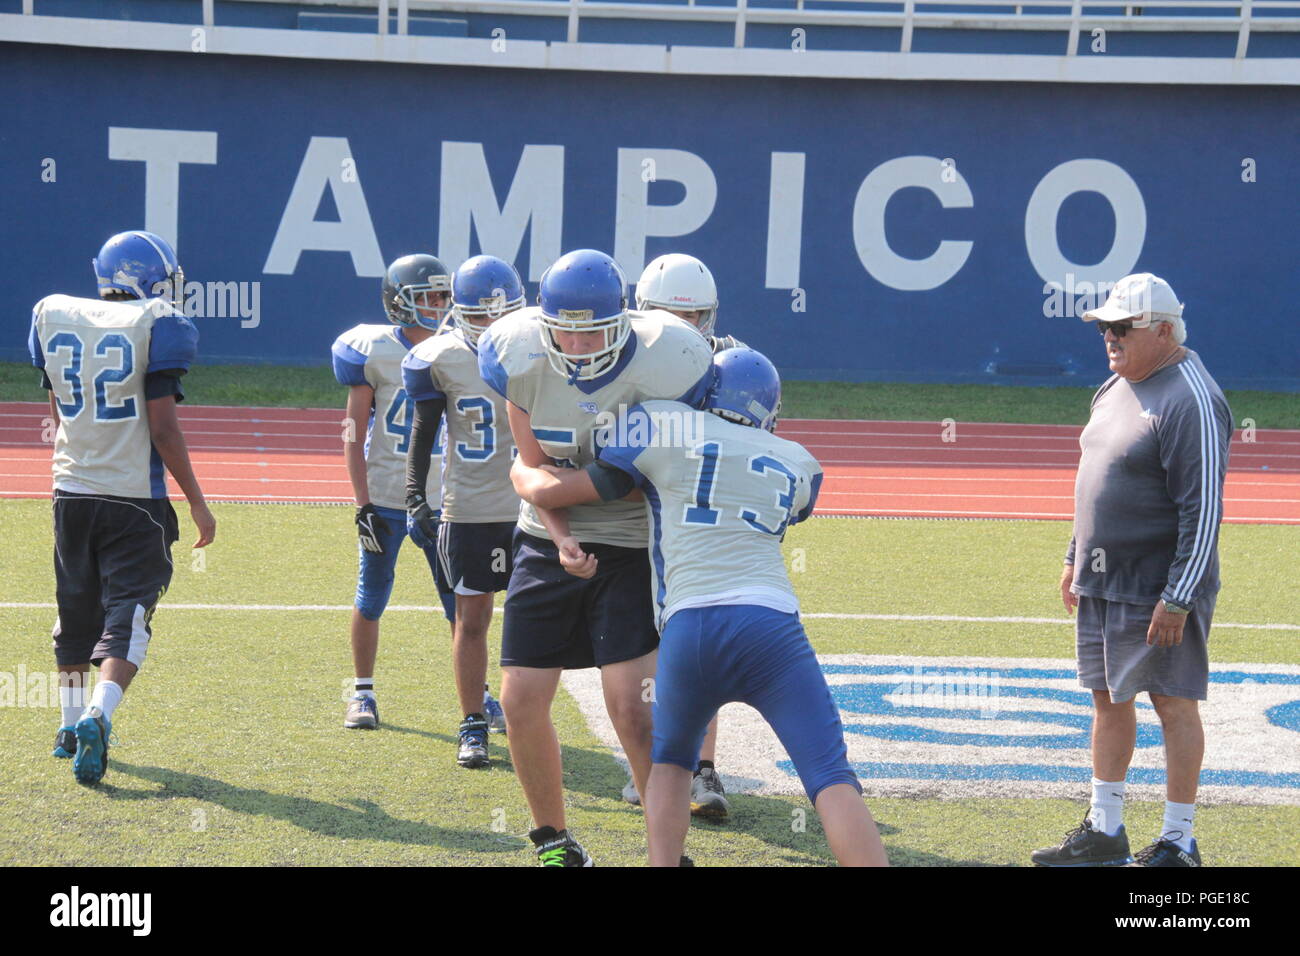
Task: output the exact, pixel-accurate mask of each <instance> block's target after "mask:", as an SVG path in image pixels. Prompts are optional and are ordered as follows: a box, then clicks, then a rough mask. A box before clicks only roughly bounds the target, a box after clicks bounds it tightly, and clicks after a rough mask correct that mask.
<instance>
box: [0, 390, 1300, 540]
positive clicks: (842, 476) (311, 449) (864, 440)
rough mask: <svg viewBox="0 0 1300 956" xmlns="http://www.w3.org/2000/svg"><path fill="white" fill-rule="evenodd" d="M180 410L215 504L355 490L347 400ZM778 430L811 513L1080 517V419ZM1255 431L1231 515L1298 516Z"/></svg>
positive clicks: (40, 411)
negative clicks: (816, 486) (811, 488)
mask: <svg viewBox="0 0 1300 956" xmlns="http://www.w3.org/2000/svg"><path fill="white" fill-rule="evenodd" d="M47 416H48V409H47V407H46V406H44V405H42V404H39V403H35V402H8V403H0V497H6V498H46V497H49V494H50V446H49V441H48V440H46V441H42V437H43V436H42V431H43V430H44V429H45V428H46V424H45V419H46V418H47ZM180 418H181V422H182V423H183V425H184V426H185V435H186V439H187V440H188V442H189V446H190V454H191V457H192V459H193V461H194V467H195V470H196V472H197V473H198V476H199V479H200V481H201V482H202V483H203V489H204V491H205V493H206V494H207V495H208V497H209V498H211V499H213V500H217V501H256V502H289V501H307V502H349V501H351V500H352V494H351V486H350V485H349V483H348V478H347V472H346V470H345V469H344V465H343V454H342V447H341V445H342V431H343V426H342V421H341V420H342V418H343V411H342V409H327V408H227V407H218V406H185V405H182V406H181V408H180ZM777 431H778V433H779V434H780V435H782V436H784V437H786V438H790V439H792V440H794V441H797V442H799V443H800V444H802V445H804V446H806V447H807V448H808V450H809V451H811V452H812V453H813V454H814V455H816V456H817V458H818V459H819V460H820V461H821V463H822V466H823V467H824V468H825V469H826V482H825V484H824V486H823V489H822V493H821V497H820V498H819V499H818V507H817V514H822V515H859V516H881V517H944V518H1047V519H1059V520H1065V519H1069V518H1071V517H1073V505H1074V500H1073V494H1074V471H1075V467H1076V466H1077V464H1078V460H1079V431H1080V429H1079V428H1078V427H1077V426H1073V425H1000V424H977V423H965V422H957V423H955V425H953V426H952V427H951V428H950V429H948V430H945V428H944V426H943V425H942V424H940V423H939V422H868V421H840V420H829V421H827V420H812V419H790V420H787V421H783V422H782V423H781V425H780V427H779V428H778V429H777ZM1251 437H1252V438H1253V439H1254V440H1253V441H1250V442H1248V441H1245V440H1244V439H1243V436H1242V434H1241V433H1240V432H1238V433H1237V434H1235V435H1234V436H1233V443H1232V454H1231V458H1230V463H1229V470H1228V479H1227V484H1226V487H1225V490H1224V520H1225V521H1229V522H1237V523H1255V524H1300V431H1285V430H1280V429H1267V430H1260V431H1258V432H1256V433H1255V434H1254V435H1253V436H1251ZM945 439H947V440H945ZM168 481H169V483H170V484H169V487H170V488H171V491H172V496H173V497H179V493H178V492H177V490H176V486H175V484H174V483H171V480H170V478H169V479H168Z"/></svg>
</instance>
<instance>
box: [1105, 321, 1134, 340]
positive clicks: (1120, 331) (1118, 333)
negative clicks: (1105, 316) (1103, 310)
mask: <svg viewBox="0 0 1300 956" xmlns="http://www.w3.org/2000/svg"><path fill="white" fill-rule="evenodd" d="M1131 328H1133V324H1132V323H1131V322H1098V323H1097V331H1098V332H1100V333H1101V334H1102V335H1105V334H1106V333H1107V332H1114V333H1115V338H1117V339H1122V338H1123V337H1124V336H1125V335H1127V334H1128V330H1129V329H1131Z"/></svg>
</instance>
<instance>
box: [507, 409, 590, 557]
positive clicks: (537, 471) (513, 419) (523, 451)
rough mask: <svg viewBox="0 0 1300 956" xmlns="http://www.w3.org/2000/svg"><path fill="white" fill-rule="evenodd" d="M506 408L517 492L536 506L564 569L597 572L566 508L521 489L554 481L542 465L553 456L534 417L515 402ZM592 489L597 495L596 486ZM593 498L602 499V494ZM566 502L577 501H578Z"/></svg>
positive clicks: (513, 479)
mask: <svg viewBox="0 0 1300 956" xmlns="http://www.w3.org/2000/svg"><path fill="white" fill-rule="evenodd" d="M506 411H507V414H508V415H509V418H510V434H511V435H513V436H514V439H515V447H517V448H518V449H519V457H518V458H516V459H515V462H514V464H513V465H512V466H511V468H510V480H511V482H512V483H513V484H514V486H515V493H516V494H518V495H519V497H521V498H524V499H525V500H527V501H528V502H529V503H531V504H532V505H533V507H534V508H536V509H537V520H538V521H540V522H541V523H542V525H543V526H544V527H545V528H546V530H547V532H549V533H550V535H551V540H552V541H554V542H555V546H556V548H558V549H559V552H560V565H561V566H562V567H563V568H564V570H566V571H568V572H569V573H570V574H573V575H576V576H577V577H580V578H589V577H591V576H592V575H593V574H595V573H596V558H595V557H594V556H592V555H590V554H587V553H586V552H585V551H583V550H582V546H581V545H579V544H578V539H577V538H575V537H573V535H571V534H570V533H569V515H568V513H567V512H566V511H564V507H558V508H557V507H555V506H550V507H548V506H547V505H545V504H542V503H539V502H537V501H534V500H533V499H532V498H530V497H529V496H528V495H526V494H524V492H523V491H521V490H520V488H521V487H522V488H525V489H529V490H530V491H531V490H535V489H536V488H538V487H543V488H544V487H548V486H549V485H550V484H551V483H552V482H554V481H555V476H554V475H552V474H550V473H549V472H547V471H546V470H544V469H543V468H542V466H543V465H547V464H550V458H549V457H548V456H547V454H546V452H544V451H542V446H541V445H540V444H539V443H538V441H537V436H536V435H534V434H533V423H532V416H530V415H529V414H528V413H527V412H526V411H524V410H523V409H522V408H520V407H519V406H518V405H516V404H514V402H508V403H507V404H506ZM588 481H589V482H590V479H588ZM592 492H593V494H594V492H595V489H594V488H593V489H592ZM584 500H585V499H584ZM590 500H599V496H596V497H593V498H592V499H590ZM567 504H578V501H576V500H574V501H570V502H567ZM567 504H566V506H567Z"/></svg>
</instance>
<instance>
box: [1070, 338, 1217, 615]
mask: <svg viewBox="0 0 1300 956" xmlns="http://www.w3.org/2000/svg"><path fill="white" fill-rule="evenodd" d="M1231 438H1232V412H1231V410H1230V409H1229V408H1228V402H1227V400H1226V399H1225V398H1224V397H1223V392H1222V391H1221V390H1220V389H1219V386H1218V385H1217V384H1216V383H1215V381H1214V379H1212V378H1211V377H1210V373H1209V372H1207V371H1206V370H1205V366H1204V365H1203V364H1201V360H1200V357H1199V356H1198V355H1197V354H1196V353H1195V352H1193V351H1191V350H1190V349H1189V350H1187V353H1186V354H1185V355H1184V357H1183V358H1182V360H1181V361H1179V362H1177V363H1175V364H1173V365H1170V366H1168V367H1167V368H1163V369H1161V370H1160V371H1158V372H1156V373H1155V374H1154V375H1152V376H1150V377H1149V378H1147V379H1145V380H1143V381H1141V382H1137V383H1132V382H1129V381H1127V380H1126V379H1123V378H1120V377H1119V376H1118V375H1112V376H1111V377H1110V379H1108V380H1107V381H1106V383H1105V384H1104V385H1102V387H1101V388H1100V389H1098V391H1097V394H1096V395H1095V396H1093V399H1092V414H1091V417H1090V418H1089V420H1088V424H1087V427H1085V428H1084V430H1083V434H1082V435H1081V436H1080V438H1079V445H1080V447H1081V448H1082V449H1083V455H1082V457H1081V458H1080V460H1079V471H1078V475H1077V477H1076V478H1075V484H1074V536H1073V537H1072V538H1071V539H1070V547H1069V550H1068V551H1067V553H1066V557H1065V562H1066V563H1067V564H1073V565H1074V584H1073V585H1072V587H1071V590H1072V591H1073V592H1074V593H1075V594H1082V595H1087V596H1089V597H1100V598H1105V599H1107V600H1110V601H1121V602H1124V603H1129V604H1142V605H1154V604H1155V603H1156V601H1157V600H1160V599H1164V600H1168V601H1173V602H1174V603H1176V604H1180V605H1183V606H1185V607H1191V606H1192V605H1193V604H1194V603H1195V601H1196V599H1197V598H1198V597H1200V596H1201V595H1202V594H1214V593H1215V592H1217V591H1218V590H1219V554H1218V538H1219V521H1220V519H1221V518H1222V517H1223V478H1224V474H1225V473H1226V472H1227V470H1228V443H1229V441H1230V440H1231Z"/></svg>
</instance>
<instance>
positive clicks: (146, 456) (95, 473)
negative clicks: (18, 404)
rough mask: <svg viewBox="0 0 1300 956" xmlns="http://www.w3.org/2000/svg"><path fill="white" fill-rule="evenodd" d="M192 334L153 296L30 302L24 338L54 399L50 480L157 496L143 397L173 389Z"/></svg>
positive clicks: (194, 346) (161, 481)
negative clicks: (29, 320) (29, 322)
mask: <svg viewBox="0 0 1300 956" xmlns="http://www.w3.org/2000/svg"><path fill="white" fill-rule="evenodd" d="M198 341H199V333H198V330H197V329H195V327H194V324H193V323H192V322H190V321H189V319H187V318H185V316H183V315H181V314H180V313H179V312H177V311H176V310H175V309H174V308H173V307H172V306H171V305H170V304H169V303H167V302H165V301H164V300H162V299H140V300H131V301H104V300H100V299H81V298H74V297H73V296H67V295H51V296H46V297H45V298H44V299H42V300H41V301H40V302H38V303H36V307H35V308H34V309H33V310H32V327H31V334H30V336H29V338H28V348H29V350H30V352H31V356H32V364H33V365H35V366H36V367H37V368H39V369H43V370H44V372H45V377H46V381H47V383H48V387H49V389H50V391H51V393H52V394H53V395H54V398H55V400H56V401H57V403H58V409H59V428H58V433H57V435H56V437H55V441H54V487H55V489H57V490H60V491H66V492H72V493H75V494H101V495H114V496H117V497H122V498H165V497H167V484H166V481H165V469H164V467H163V462H162V458H161V457H160V456H159V455H158V452H157V450H156V449H155V448H154V447H153V441H152V438H151V435H150V431H149V418H148V414H147V412H146V409H145V402H147V401H149V400H151V399H154V398H161V397H163V396H165V395H177V396H179V395H180V388H179V385H178V378H179V376H180V375H183V374H184V373H185V372H186V371H187V370H188V369H189V367H190V364H191V363H192V362H193V361H194V359H195V356H196V354H197V352H198Z"/></svg>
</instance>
